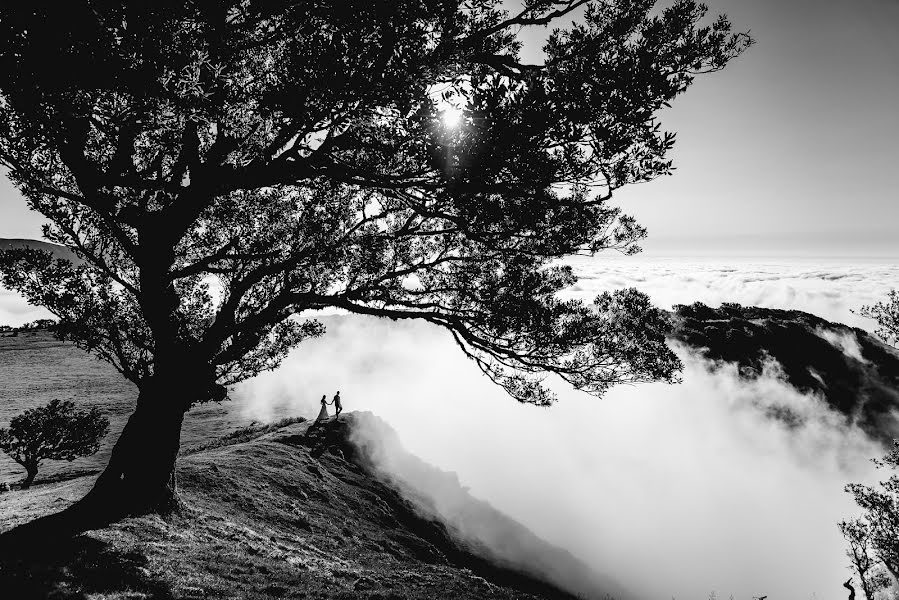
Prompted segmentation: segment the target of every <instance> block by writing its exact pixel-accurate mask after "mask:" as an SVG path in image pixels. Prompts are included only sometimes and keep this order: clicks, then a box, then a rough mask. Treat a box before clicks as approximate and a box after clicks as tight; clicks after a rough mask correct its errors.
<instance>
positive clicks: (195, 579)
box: [0, 414, 601, 600]
mask: <svg viewBox="0 0 899 600" xmlns="http://www.w3.org/2000/svg"><path fill="white" fill-rule="evenodd" d="M371 418H372V417H370V416H362V417H360V416H357V415H353V414H351V415H346V418H345V419H343V418H342V422H341V423H339V424H335V423H332V424H331V425H330V426H328V427H326V428H317V429H316V428H313V429H312V430H311V431H310V424H309V423H308V422H304V423H294V424H291V425H288V426H286V427H280V428H268V429H269V430H267V429H266V428H262V429H261V431H259V432H258V433H257V434H253V433H252V432H248V431H245V432H242V433H241V434H238V435H232V436H230V438H226V439H223V440H221V441H220V442H219V444H221V445H216V444H213V445H212V447H208V448H206V449H200V450H196V451H190V450H187V451H186V452H185V456H183V457H182V458H181V459H180V462H179V485H180V489H181V493H182V495H183V497H184V499H185V501H186V503H187V506H188V508H187V509H186V510H185V512H184V513H183V514H181V515H178V516H175V517H172V518H170V519H161V518H159V517H155V516H154V517H140V518H133V519H127V520H125V521H122V522H120V523H117V524H114V525H112V526H110V527H107V528H105V529H102V530H97V531H93V532H89V533H88V534H86V535H83V536H80V537H79V538H77V539H76V540H75V541H74V542H73V543H72V545H71V546H70V547H66V548H53V549H51V548H48V549H47V553H46V554H44V555H42V556H41V558H40V559H32V560H20V561H19V562H16V563H8V564H5V565H3V566H2V567H0V590H3V591H4V597H15V598H45V597H53V598H85V597H95V596H93V595H94V594H96V595H97V596H96V597H102V598H104V599H108V600H112V599H124V598H148V597H152V598H185V599H187V598H235V599H236V598H281V597H284V598H323V599H325V598H345V599H351V598H369V599H372V600H374V599H376V598H377V599H385V600H386V599H395V600H400V599H406V598H410V599H411V598H422V599H424V598H428V599H430V598H458V599H468V598H470V599H476V598H477V599H479V598H485V597H490V598H498V599H512V598H520V599H524V600H526V599H531V598H534V599H536V598H559V599H571V600H573V599H574V598H575V597H574V596H571V595H569V594H567V593H565V592H562V591H559V590H558V589H556V588H555V587H553V586H552V585H549V584H546V583H543V582H541V581H539V580H537V579H534V578H532V577H529V576H527V575H523V574H521V573H520V572H517V571H516V570H515V569H514V568H508V565H507V566H506V567H499V566H494V565H493V564H491V563H490V562H488V561H487V560H485V559H484V558H483V557H482V556H484V552H483V549H482V548H481V549H478V548H477V547H476V546H474V545H471V544H467V543H465V542H464V541H463V540H462V539H461V538H460V536H459V535H458V532H453V531H452V530H451V529H447V528H446V527H445V526H443V525H441V524H440V523H438V522H437V521H435V520H433V519H432V518H431V515H430V514H429V511H428V508H427V506H426V504H427V503H426V502H425V501H424V500H422V499H419V500H413V501H410V500H405V499H403V497H402V496H401V495H400V494H399V493H398V492H397V489H396V485H395V484H390V483H389V482H388V481H387V480H385V479H384V478H383V476H380V477H379V476H378V474H377V468H376V467H375V464H376V463H377V461H378V460H379V459H378V457H377V455H376V454H375V451H374V449H373V448H372V446H371V445H370V444H368V445H366V444H361V443H359V442H358V441H356V442H353V441H352V440H353V439H354V438H357V437H358V432H359V430H360V426H359V422H360V419H371ZM381 426H383V424H381ZM253 435H258V437H255V438H254V437H253ZM391 451H392V452H393V451H396V448H395V447H394V448H392V450H391ZM420 468H421V465H420ZM430 470H431V475H432V476H434V477H442V478H443V479H444V481H450V480H451V479H452V476H449V475H448V474H442V475H441V474H439V472H438V471H437V470H436V469H434V468H433V467H430ZM91 481H92V477H79V478H76V479H72V480H69V481H65V482H61V483H51V484H45V485H40V486H37V487H35V488H34V489H33V491H31V492H29V493H27V494H26V493H21V492H13V493H7V494H2V495H0V515H3V518H4V522H3V524H2V527H3V529H6V528H7V527H10V526H12V525H15V524H17V523H19V522H22V521H24V520H25V519H28V518H33V517H34V516H37V515H40V514H44V513H47V512H50V511H52V510H58V509H60V508H62V507H63V506H64V505H65V504H66V503H68V502H69V501H71V500H73V499H75V498H77V497H78V496H79V495H80V494H81V493H83V492H84V491H85V489H86V488H87V487H88V486H89V485H90V483H91ZM452 495H453V496H454V497H455V498H457V499H458V498H461V497H463V496H466V495H467V492H465V491H464V490H463V489H462V488H461V487H459V488H458V489H457V490H454V491H453V494H452ZM467 502H468V504H469V505H470V506H472V507H473V509H472V510H473V511H474V512H475V513H477V512H478V511H481V512H483V511H485V510H487V511H489V510H492V509H490V508H489V507H488V506H487V505H485V503H483V502H480V501H476V500H474V499H472V498H470V496H468V501H467ZM484 514H486V513H484ZM491 518H492V526H493V528H494V529H495V530H498V531H504V530H507V531H510V532H512V533H511V534H510V535H511V537H509V538H508V539H510V540H517V541H522V540H526V543H527V544H528V545H529V546H530V547H531V549H532V551H533V552H535V553H536V554H538V555H546V556H552V557H553V560H555V561H559V560H562V561H564V562H565V563H566V564H564V565H561V564H560V566H562V567H563V568H564V569H565V571H563V572H566V573H578V574H580V575H579V576H582V577H585V576H587V575H588V574H589V572H588V570H587V569H586V567H584V566H583V565H582V564H580V563H579V562H578V561H577V560H576V559H575V558H574V557H572V556H570V555H568V554H567V553H565V552H564V551H562V550H560V549H558V548H555V547H552V546H550V545H549V544H547V543H546V542H543V541H541V540H539V539H538V538H536V536H534V535H533V534H530V533H529V532H527V530H526V529H525V528H524V527H523V526H521V525H520V524H517V523H515V522H514V521H512V520H510V519H508V518H507V517H504V516H503V515H501V514H500V513H498V512H496V511H493V513H492V514H491ZM473 549H474V550H475V551H473ZM479 554H480V556H479ZM10 592H13V595H10V596H7V595H6V594H7V593H10ZM590 597H596V598H599V597H601V596H600V594H599V591H598V590H597V591H596V594H594V595H591V596H590Z"/></svg>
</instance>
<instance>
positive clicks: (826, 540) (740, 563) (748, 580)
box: [237, 259, 899, 600]
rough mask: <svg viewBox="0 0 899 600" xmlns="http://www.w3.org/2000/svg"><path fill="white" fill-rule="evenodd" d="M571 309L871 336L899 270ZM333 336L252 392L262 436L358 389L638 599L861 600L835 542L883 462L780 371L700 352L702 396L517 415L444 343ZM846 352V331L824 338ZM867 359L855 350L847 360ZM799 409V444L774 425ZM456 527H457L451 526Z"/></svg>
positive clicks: (605, 279)
mask: <svg viewBox="0 0 899 600" xmlns="http://www.w3.org/2000/svg"><path fill="white" fill-rule="evenodd" d="M575 267H576V269H577V271H578V272H579V274H580V281H579V283H578V286H577V287H576V288H575V289H573V290H571V291H570V292H568V293H569V294H570V295H571V296H576V297H582V298H584V299H588V300H589V299H592V298H593V297H594V296H595V295H596V294H597V293H598V292H600V291H602V290H605V289H612V288H617V287H628V286H635V287H638V288H640V289H642V290H644V291H646V292H647V293H648V294H649V295H650V296H651V297H652V298H653V299H654V300H655V302H656V303H657V304H658V305H660V306H662V307H664V308H670V306H671V305H672V304H678V303H691V302H694V301H702V302H705V303H707V304H709V305H712V306H716V305H718V304H719V303H720V302H722V301H728V302H738V303H741V304H746V305H760V306H768V307H775V308H788V309H799V310H806V311H809V312H813V313H815V314H818V315H821V316H823V317H825V318H827V319H829V320H833V321H838V322H843V323H848V324H851V325H856V326H859V327H864V328H866V329H871V323H870V322H868V321H866V320H865V319H863V318H861V317H859V316H858V315H856V314H854V313H853V312H852V311H854V310H857V309H858V308H859V307H860V306H862V305H864V304H871V303H873V302H876V301H878V300H881V299H883V298H884V297H885V295H886V292H887V291H888V290H889V289H891V288H899V269H897V267H895V266H894V265H893V264H891V263H889V262H887V261H869V262H840V261H833V262H832V263H829V264H823V263H813V262H811V261H805V260H803V261H788V260H783V261H774V260H766V261H764V262H753V261H748V260H747V261H737V260H733V261H730V262H728V263H726V264H725V263H723V262H715V261H700V260H693V259H691V260H690V261H679V260H676V259H661V260H640V259H636V260H630V259H628V260H625V259H615V260H609V261H602V260H595V259H594V260H593V261H589V260H578V261H577V262H576V263H575ZM325 323H326V325H327V327H328V333H327V334H326V336H325V337H323V338H321V339H319V340H314V341H312V342H309V343H307V344H304V345H303V346H302V347H301V348H299V349H297V350H296V351H295V352H294V353H292V354H291V356H290V357H289V358H288V359H287V361H286V362H285V363H284V365H283V366H282V367H281V368H280V369H279V370H278V371H276V372H274V373H268V374H265V375H263V376H261V377H259V378H257V379H256V380H254V381H252V382H249V383H248V384H246V385H244V386H242V387H241V388H240V389H239V390H238V391H237V396H238V398H239V405H240V407H241V410H243V411H245V413H246V415H247V417H248V418H258V419H265V418H271V417H273V416H276V415H280V414H284V413H286V412H297V411H298V412H301V413H304V414H308V415H310V416H312V415H314V414H316V413H317V410H318V404H317V399H318V398H320V397H321V394H328V395H329V397H330V395H331V394H333V392H334V391H335V390H337V389H340V390H341V396H342V397H343V398H344V405H345V406H346V408H347V410H353V409H362V410H371V411H373V412H374V413H376V414H377V415H379V416H381V417H382V418H383V419H385V420H386V421H387V422H388V423H390V425H391V426H393V427H394V429H396V431H397V432H398V434H399V436H400V438H401V440H402V442H403V444H404V445H405V446H406V447H407V448H408V449H409V450H410V451H411V452H413V453H414V454H416V455H418V456H419V457H421V458H422V459H424V460H426V461H428V462H430V463H432V464H434V465H436V466H438V467H440V468H443V469H446V470H449V471H454V472H456V473H457V474H458V475H459V478H460V480H461V482H462V484H463V485H465V486H468V487H470V489H471V492H472V493H473V494H474V495H475V496H477V497H479V498H482V499H485V500H487V501H489V502H490V503H492V504H493V505H494V506H496V507H497V508H499V509H500V510H503V511H504V512H506V513H507V514H509V515H510V516H512V517H513V518H515V519H518V520H520V521H521V522H522V523H524V524H525V525H527V526H528V527H530V528H531V529H532V530H533V531H534V532H535V533H537V534H538V535H540V536H541V537H543V538H544V539H546V540H548V541H550V542H552V543H554V544H557V545H559V546H561V547H563V548H565V549H567V550H569V551H570V552H572V553H573V554H575V555H576V556H578V557H579V558H581V559H582V560H584V561H585V562H587V563H588V564H589V565H590V566H592V567H593V568H595V569H596V570H597V572H601V573H604V574H607V575H611V576H613V577H615V578H616V579H617V580H618V581H620V582H621V583H622V584H624V585H625V586H627V587H628V588H630V589H631V590H633V592H634V593H635V594H636V595H637V597H643V598H664V599H667V598H672V597H674V598H678V599H681V600H688V599H705V598H708V597H709V594H710V593H711V592H712V591H715V592H716V593H717V597H719V598H728V597H729V595H730V594H733V595H734V598H738V599H739V598H747V599H748V598H751V597H752V596H761V595H766V594H768V595H769V597H771V598H791V599H793V598H796V599H807V598H816V599H818V600H828V599H837V598H844V597H845V589H844V588H842V586H841V583H842V582H843V581H845V580H846V578H847V577H848V575H849V573H848V571H847V570H846V568H845V567H846V564H847V561H846V558H845V556H844V544H843V541H842V539H841V537H840V534H839V532H838V530H837V527H836V523H837V522H838V521H839V520H840V519H843V518H846V517H849V516H852V515H853V514H855V513H856V512H857V510H856V508H855V506H854V504H853V503H852V501H851V498H849V496H848V495H847V494H845V493H844V492H843V487H844V486H845V484H846V483H849V482H854V481H863V482H873V481H875V480H876V479H877V473H876V472H875V470H874V469H873V467H872V465H871V463H870V461H869V459H870V458H872V457H875V456H878V455H880V454H882V449H881V448H880V447H878V446H877V445H876V444H875V443H874V442H873V441H871V440H870V439H868V438H867V436H866V435H865V434H864V433H862V432H861V431H860V430H858V429H857V428H855V427H852V426H847V425H846V424H845V422H844V420H843V419H842V418H841V417H840V416H839V415H837V414H835V413H834V412H833V411H831V410H830V409H829V408H828V407H827V406H826V405H824V403H823V402H822V401H821V400H820V399H819V398H817V397H814V396H810V395H804V394H801V393H799V392H797V391H796V390H795V389H794V388H792V387H790V386H789V385H787V384H785V383H784V382H783V381H782V379H781V378H780V376H779V373H778V370H777V365H776V364H772V365H771V368H770V369H769V370H768V371H766V373H765V374H764V375H763V376H762V377H761V378H759V379H758V380H756V381H752V382H747V381H746V380H743V379H740V378H739V377H738V376H737V372H736V370H735V369H733V368H723V369H712V368H710V365H709V364H707V363H706V362H704V361H703V360H701V359H699V358H698V357H696V356H695V355H694V354H692V353H691V352H690V351H689V350H688V349H686V348H683V347H678V348H677V352H678V353H679V354H680V356H681V357H682V359H683V360H684V362H685V366H686V368H685V372H684V378H683V379H684V381H683V383H682V384H680V385H675V386H669V385H664V384H657V385H656V384H653V385H642V386H636V387H627V386H622V387H618V388H616V389H614V390H612V391H611V392H610V393H609V394H607V395H606V397H604V398H602V399H599V400H598V399H596V398H593V397H590V396H587V395H585V394H581V393H578V392H574V391H571V390H569V389H566V388H565V387H564V386H563V385H558V386H556V387H557V390H558V391H559V392H560V401H559V402H558V403H557V404H556V405H554V406H553V407H551V408H548V409H541V408H535V407H531V406H523V405H518V404H516V403H515V402H513V401H511V400H510V399H508V398H507V397H505V396H504V394H503V393H502V392H501V391H500V390H498V389H497V388H496V387H495V386H493V385H492V384H491V383H490V382H489V381H487V380H486V378H484V377H483V376H482V375H481V374H480V372H479V371H478V370H477V369H476V368H475V367H474V365H472V364H470V363H469V362H468V361H467V360H466V359H465V358H464V357H462V356H461V355H460V354H459V352H458V351H457V349H456V348H455V346H454V344H453V342H452V340H451V339H450V338H449V336H448V335H446V334H444V333H443V332H442V331H440V330H438V329H435V328H433V327H431V326H428V325H423V324H415V323H393V322H385V321H379V320H376V319H368V318H357V317H340V316H329V317H325ZM821 335H824V336H827V335H830V332H821ZM844 345H845V348H844V351H845V352H847V354H849V355H851V354H852V353H853V348H852V346H851V344H844ZM783 405H789V406H790V407H791V408H792V409H793V410H794V411H796V412H799V413H801V414H802V415H803V416H804V417H805V419H804V422H805V425H803V426H802V427H799V428H789V427H787V426H786V425H784V424H783V423H781V422H778V421H774V420H771V419H770V418H768V417H767V416H766V414H767V413H768V411H767V410H766V408H768V407H771V406H783ZM451 517H452V516H451V515H448V518H451Z"/></svg>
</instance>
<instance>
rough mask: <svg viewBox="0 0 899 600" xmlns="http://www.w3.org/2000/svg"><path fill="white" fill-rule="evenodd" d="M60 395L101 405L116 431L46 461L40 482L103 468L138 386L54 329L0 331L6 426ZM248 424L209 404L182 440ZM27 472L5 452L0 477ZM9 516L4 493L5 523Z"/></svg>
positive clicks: (189, 421) (82, 404)
mask: <svg viewBox="0 0 899 600" xmlns="http://www.w3.org/2000/svg"><path fill="white" fill-rule="evenodd" d="M54 398H61V399H63V400H73V401H74V402H75V404H76V405H77V406H78V407H79V408H90V407H97V408H98V409H99V410H100V411H101V412H102V413H103V414H104V415H106V416H107V417H108V418H109V420H110V432H109V435H107V436H106V437H105V438H104V440H103V443H102V446H101V448H100V451H99V452H98V453H97V454H94V455H93V456H88V457H84V458H78V459H76V460H75V461H73V462H71V463H68V462H65V461H53V460H48V461H45V462H44V463H42V464H41V467H40V471H39V472H38V476H37V482H38V483H41V482H46V481H53V480H55V479H58V478H60V477H69V476H71V475H72V474H74V473H94V472H97V471H98V470H99V469H102V468H103V466H105V465H106V463H107V461H108V460H109V454H110V452H112V446H113V444H114V443H115V441H116V440H117V439H118V437H119V433H120V432H121V430H122V427H124V426H125V421H126V420H127V419H128V416H129V415H130V414H131V413H132V411H133V410H134V402H135V400H136V399H137V388H136V387H135V386H134V385H132V384H131V383H130V382H129V381H127V380H126V379H125V378H124V377H122V376H121V375H120V374H119V373H118V372H116V370H115V369H113V368H112V366H110V365H109V364H107V363H105V362H102V361H100V360H97V359H96V358H94V357H93V356H92V355H90V354H88V353H86V352H83V351H81V350H79V349H78V348H76V347H75V346H74V345H73V344H71V343H69V342H61V341H59V340H57V339H55V338H54V337H53V335H52V334H51V333H50V332H47V331H36V332H26V333H22V334H20V335H19V336H18V337H8V336H7V337H4V336H3V335H2V334H0V427H6V426H7V425H8V423H9V420H10V419H11V418H12V417H14V416H15V415H17V414H19V413H21V412H23V411H25V410H27V409H29V408H34V407H36V406H40V405H42V404H46V403H47V402H49V401H50V400H52V399H54ZM279 416H280V415H279ZM245 425H247V420H246V419H244V418H243V417H242V416H241V415H240V413H239V411H237V410H235V407H234V405H233V404H231V403H228V402H225V403H221V404H216V403H209V404H203V405H199V406H196V407H194V408H192V409H191V411H190V412H189V413H188V414H187V418H186V419H185V422H184V429H183V430H182V434H181V440H182V443H183V445H185V446H193V445H196V444H198V443H200V442H202V441H204V440H208V439H210V438H215V437H218V436H222V435H225V434H228V433H229V432H232V431H234V430H236V429H237V428H239V427H242V426H245ZM24 475H25V469H24V468H22V467H21V466H19V465H18V464H16V463H15V462H13V460H12V459H10V458H9V457H8V456H6V455H5V454H2V453H0V482H6V483H10V484H12V483H15V482H17V481H20V480H21V479H22V478H23V477H24ZM3 518H4V515H3V510H2V495H0V528H2V525H3Z"/></svg>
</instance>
